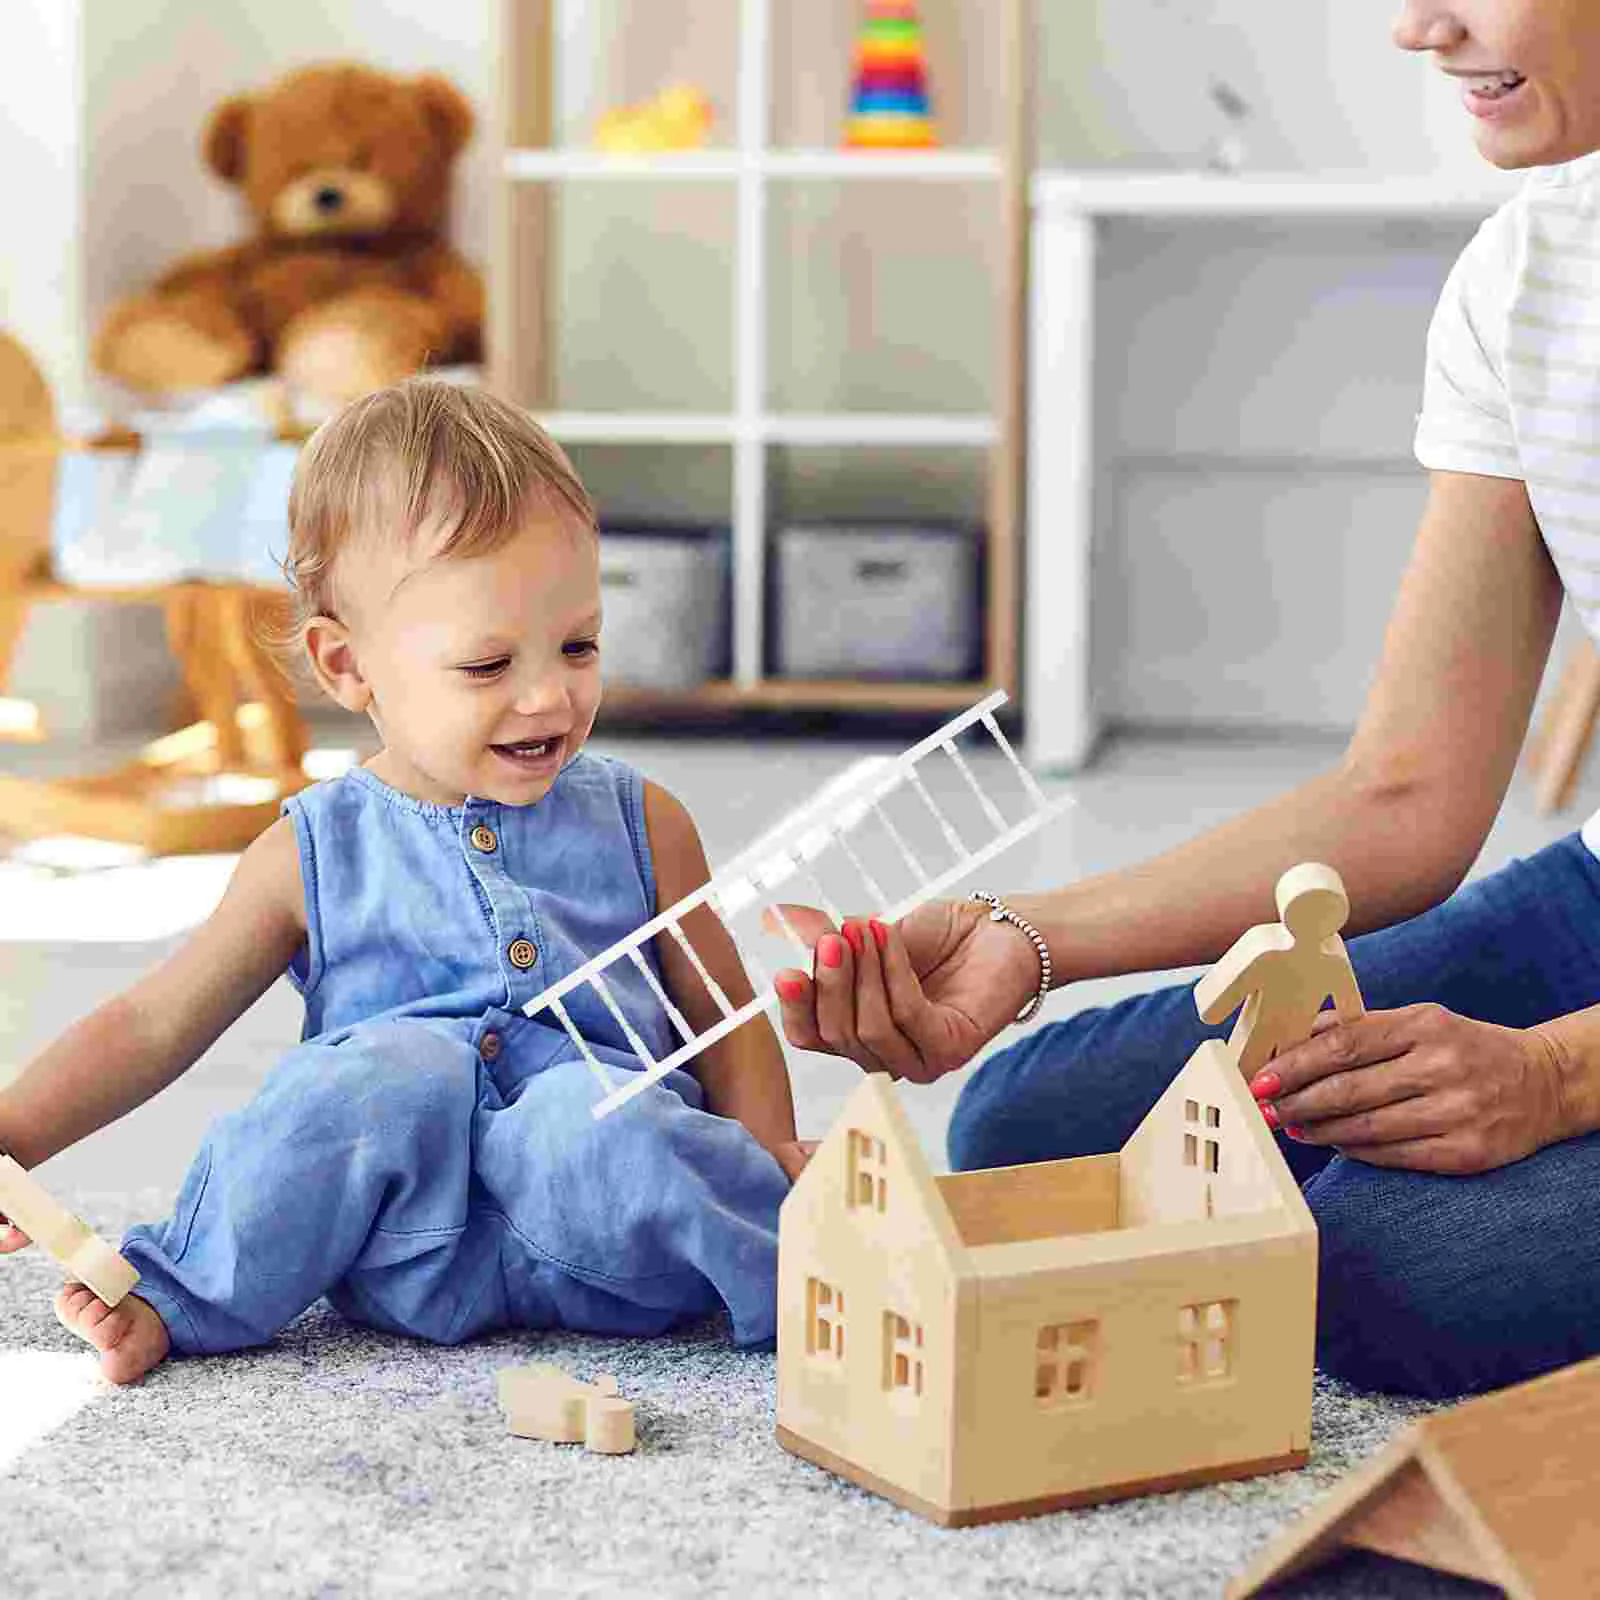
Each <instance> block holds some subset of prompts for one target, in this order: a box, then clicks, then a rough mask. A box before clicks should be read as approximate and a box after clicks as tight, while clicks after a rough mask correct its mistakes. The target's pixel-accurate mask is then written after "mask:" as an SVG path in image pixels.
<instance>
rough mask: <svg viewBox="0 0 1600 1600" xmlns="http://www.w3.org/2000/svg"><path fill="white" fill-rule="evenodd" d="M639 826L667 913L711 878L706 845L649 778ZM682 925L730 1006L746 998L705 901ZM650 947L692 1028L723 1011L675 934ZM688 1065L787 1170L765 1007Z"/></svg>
mask: <svg viewBox="0 0 1600 1600" xmlns="http://www.w3.org/2000/svg"><path fill="white" fill-rule="evenodd" d="M644 816H645V826H646V828H647V830H648V831H649V834H650V854H651V856H652V857H653V858H654V861H655V870H656V909H657V911H665V910H667V909H669V908H670V907H671V906H674V905H676V904H677V902H678V901H680V900H682V899H684V898H685V897H686V896H687V895H691V894H693V893H694V892H695V890H696V889H698V888H700V887H701V886H702V885H703V884H704V883H706V882H707V880H708V879H709V878H710V876H711V869H710V867H709V866H708V865H707V863H706V855H705V849H704V847H703V846H702V845H701V843H700V835H699V833H698V831H697V830H696V828H695V825H694V821H693V819H692V818H691V817H690V815H689V813H688V812H687V811H686V810H685V809H684V807H683V805H682V804H681V803H680V802H679V801H678V800H677V799H675V798H674V797H673V796H672V795H670V794H668V793H667V791H666V790H665V789H662V788H661V787H659V786H658V785H656V784H654V783H646V784H645V788H644ZM681 927H682V929H683V933H684V937H685V938H686V939H687V940H688V941H689V943H690V944H691V945H693V946H694V951H695V954H696V955H698V956H699V957H700V959H701V961H702V962H704V963H705V968H706V971H707V972H709V973H710V974H711V976H712V977H713V978H714V979H715V980H716V981H717V984H718V986H719V987H720V988H721V990H722V992H723V993H724V994H725V995H727V997H728V999H729V1000H730V1001H731V1002H732V1004H733V1005H734V1006H735V1007H738V1006H742V1005H744V1004H745V1002H746V1001H748V1000H749V999H751V998H752V996H753V994H754V990H753V989H752V988H751V986H750V979H749V977H748V976H747V975H746V973H745V970H744V963H743V962H742V961H741V960H740V959H739V952H738V949H737V948H736V947H735V945H734V942H733V940H732V938H731V937H730V935H729V934H728V931H727V929H726V928H724V927H723V925H722V923H721V922H720V921H719V920H718V918H717V916H716V914H715V913H714V912H712V911H711V910H710V908H709V907H706V906H700V907H697V908H696V909H695V910H694V911H692V912H690V913H689V915H688V916H686V917H685V918H684V919H683V921H682V923H681ZM655 947H656V953H657V956H658V957H659V959H660V962H661V970H662V975H663V977H664V978H665V980H666V989H667V993H668V994H670V995H671V996H672V1001H673V1004H674V1005H676V1006H677V1008H678V1009H679V1010H680V1011H681V1012H682V1013H683V1015H684V1019H685V1020H686V1021H687V1022H688V1023H689V1025H690V1027H692V1028H693V1029H694V1030H695V1032H696V1033H702V1032H704V1031H705V1030H706V1029H708V1028H713V1027H715V1026H716V1025H717V1023H719V1022H720V1021H722V1011H721V1009H720V1008H719V1007H718V1005H717V1003H716V1001H715V1000H713V999H712V998H711V996H710V994H708V993H707V992H706V987H705V985H704V984H703V983H702V982H701V981H700V976H699V974H698V973H697V972H696V971H695V970H694V965H693V963H692V962H691V961H690V960H689V958H688V957H687V956H686V955H685V954H684V953H683V951H682V950H681V949H680V948H679V946H678V943H677V941H676V940H675V939H666V938H660V939H657V940H656V941H655ZM689 1070H690V1071H691V1072H692V1073H693V1074H694V1076H695V1077H696V1078H698V1079H699V1081H700V1084H701V1086H702V1087H703V1088H704V1090H705V1094H706V1106H707V1109H708V1110H710V1111H712V1112H714V1113H716V1115H718V1116H721V1117H734V1118H737V1119H738V1121H740V1122H742V1123H743V1124H744V1125H745V1127H747V1128H748V1129H749V1130H750V1132H751V1133H752V1134H754V1135H755V1137H756V1139H757V1140H758V1141H759V1142H760V1143H761V1144H762V1145H764V1146H765V1147H766V1148H767V1149H768V1150H770V1151H772V1152H773V1153H774V1155H776V1154H777V1153H778V1151H779V1150H780V1148H781V1149H783V1150H784V1151H785V1155H784V1157H782V1158H780V1159H782V1161H783V1165H784V1166H785V1168H786V1170H790V1176H791V1177H792V1176H794V1171H793V1170H792V1162H791V1159H790V1157H791V1152H792V1147H793V1146H794V1144H795V1131H794V1097H793V1094H792V1092H791V1090H790V1087H789V1070H788V1065H787V1063H786V1062H785V1061H784V1058H783V1047H782V1045H780V1044H779V1043H778V1036H777V1034H775V1033H774V1032H773V1030H772V1024H771V1022H770V1021H769V1020H768V1019H767V1017H766V1015H765V1013H759V1014H757V1015H756V1016H754V1017H752V1018H751V1019H750V1021H748V1022H747V1023H745V1025H744V1026H743V1027H742V1028H735V1029H734V1031H733V1032H732V1033H730V1034H727V1035H725V1036H724V1037H723V1038H721V1039H719V1040H718V1041H717V1042H716V1043H715V1044H713V1045H711V1046H709V1047H708V1048H707V1049H705V1050H703V1051H701V1053H700V1054H699V1055H698V1056H697V1057H696V1058H695V1060H694V1062H693V1064H692V1065H691V1066H690V1068H689Z"/></svg>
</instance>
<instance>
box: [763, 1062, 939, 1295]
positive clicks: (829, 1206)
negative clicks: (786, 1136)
mask: <svg viewBox="0 0 1600 1600" xmlns="http://www.w3.org/2000/svg"><path fill="white" fill-rule="evenodd" d="M783 1209H784V1215H785V1217H788V1216H789V1215H790V1213H791V1212H793V1213H795V1214H796V1216H797V1217H798V1216H799V1215H803V1216H804V1217H805V1220H806V1225H807V1226H808V1227H809V1228H813V1229H815V1228H822V1229H824V1230H827V1229H833V1230H836V1231H837V1236H838V1237H839V1238H841V1239H843V1238H850V1237H854V1236H855V1234H856V1233H857V1232H858V1231H859V1228H860V1226H861V1224H862V1222H863V1221H864V1220H865V1219H867V1218H880V1219H882V1220H881V1221H880V1222H875V1223H874V1226H875V1227H876V1229H877V1232H876V1233H875V1234H873V1235H870V1236H869V1237H870V1238H872V1239H873V1240H874V1241H878V1240H882V1241H885V1242H887V1241H892V1242H893V1244H894V1245H895V1247H896V1248H897V1249H898V1250H899V1251H902V1252H916V1253H922V1252H926V1253H927V1255H928V1258H929V1259H930V1260H937V1261H942V1262H943V1263H944V1265H945V1270H946V1271H947V1272H948V1273H949V1274H950V1275H951V1276H952V1277H954V1276H955V1275H956V1274H957V1273H958V1272H959V1271H960V1268H961V1261H962V1257H963V1250H962V1242H961V1237H960V1234H959V1233H958V1231H957V1229H956V1226H955V1223H954V1221H953V1220H952V1218H951V1216H950V1210H949V1207H948V1206H947V1205H946V1204H945V1202H944V1199H943V1197H942V1196H941V1195H940V1192H939V1185H938V1182H937V1180H936V1179H935V1178H934V1176H933V1173H932V1172H931V1171H930V1169H929V1167H928V1162H927V1158H926V1156H925V1155H924V1154H923V1151H922V1146H921V1144H920V1143H919V1141H918V1139H917V1136H916V1133H915V1131H914V1130H913V1129H912V1127H911V1124H910V1122H909V1121H908V1120H907V1118H906V1114H905V1110H904V1108H903V1107H902V1106H901V1104H900V1101H899V1099H898V1098H897V1097H896V1095H895V1093H894V1089H893V1087H892V1085H891V1083H890V1080H889V1078H888V1076H887V1074H885V1073H868V1074H866V1075H865V1076H864V1077H863V1078H862V1080H861V1082H860V1083H859V1084H858V1085H857V1086H856V1088H855V1090H854V1091H853V1092H852V1093H851V1095H850V1097H849V1099H848V1100H847V1101H846V1102H845V1105H844V1109H843V1110H842V1111H841V1112H840V1114H839V1116H838V1118H837V1119H836V1120H835V1122H834V1124H833V1126H832V1128H830V1129H829V1131H828V1135H827V1137H826V1138H825V1139H824V1140H823V1141H822V1143H821V1144H820V1145H819V1146H818V1147H817V1150H816V1152H815V1153H814V1154H813V1155H812V1157H811V1160H810V1161H809V1162H807V1164H806V1168H805V1171H804V1172H802V1173H801V1174H800V1177H799V1178H798V1179H797V1180H796V1182H795V1185H794V1188H793V1189H792V1190H791V1191H790V1193H789V1196H788V1199H787V1200H785V1202H784V1207H783Z"/></svg>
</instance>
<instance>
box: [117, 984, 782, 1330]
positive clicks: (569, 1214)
mask: <svg viewBox="0 0 1600 1600" xmlns="http://www.w3.org/2000/svg"><path fill="white" fill-rule="evenodd" d="M491 1030H492V1031H493V1032H494V1033H496V1034H498V1035H499V1038H500V1039H501V1040H503V1041H504V1048H503V1051H502V1053H501V1054H499V1055H498V1056H497V1057H496V1059H495V1061H494V1062H493V1063H492V1064H491V1063H490V1062H486V1061H484V1060H483V1058H482V1053H481V1051H480V1048H479V1046H480V1044H481V1041H482V1038H483V1036H484V1035H485V1033H487V1032H489V1031H491ZM597 1053H598V1052H597ZM630 1059H631V1058H630ZM597 1099H599V1091H598V1088H597V1086H596V1084H595V1081H594V1079H593V1078H592V1077H591V1076H590V1073H589V1070H588V1068H587V1067H586V1066H585V1065H584V1064H583V1062H582V1061H581V1060H580V1059H579V1058H578V1057H577V1053H576V1051H575V1050H574V1049H573V1048H572V1046H571V1045H570V1043H569V1042H568V1041H567V1039H566V1036H565V1035H564V1034H562V1033H561V1032H560V1031H559V1030H556V1029H551V1028H542V1027H538V1026H536V1025H535V1024H533V1023H530V1022H529V1021H528V1020H527V1019H526V1018H524V1017H522V1016H520V1015H517V1014H510V1013H506V1012H500V1011H491V1012H490V1013H488V1014H487V1015H486V1016H485V1017H484V1018H483V1019H481V1020H480V1021H472V1020H461V1021H450V1020H431V1021H430V1020H422V1019H417V1018H407V1019H402V1020H394V1021H388V1022H376V1023H372V1024H368V1025H363V1026H361V1027H358V1028H355V1029H353V1030H352V1031H350V1032H349V1033H348V1034H346V1035H344V1036H342V1037H340V1038H339V1039H338V1042H335V1043H329V1042H312V1043H309V1044H303V1045H301V1046H300V1047H299V1048H297V1049H295V1050H294V1051H292V1052H291V1053H290V1054H289V1055H288V1056H287V1057H286V1058H285V1059H284V1060H283V1061H282V1062H280V1063H279V1064H278V1066H277V1067H276V1068H275V1069H274V1071H273V1073H272V1074H271V1076H270V1077H269V1078H268V1080H267V1082H266V1083H265V1085H264V1086H263V1087H262V1089H261V1092H260V1093H259V1094H258V1095H257V1096H256V1098H255V1099H254V1100H253V1101H251V1102H250V1103H249V1104H248V1105H246V1106H244V1107H243V1108H242V1109H241V1110H239V1111H237V1112H234V1113H232V1114H231V1115H229V1116H226V1117H223V1118H222V1119H220V1120H219V1121H218V1122H217V1123H216V1124H215V1125H214V1126H213V1127H212V1128H211V1129H210V1130H209V1132H208V1134H207V1137H206V1140H205V1143H204V1145H203V1146H202V1148H201V1151H200V1154H199V1156H198V1157H197V1158H196V1160H195V1162H194V1164H193V1166H192V1167H191V1169H190V1171H189V1173H188V1176H187V1177H186V1178H185V1180H184V1183H183V1187H182V1190H181V1192H180V1194H179V1197H178V1205H177V1209H176V1211H175V1213H174V1215H173V1216H172V1217H170V1218H169V1219H167V1220H166V1221H165V1222H163V1223H161V1224H159V1225H157V1226H153V1227H145V1226H140V1227H136V1228H133V1229H131V1230H130V1231H129V1233H128V1235H127V1238H126V1240H125V1241H124V1244H123V1252H124V1254H125V1255H127V1256H128V1258H129V1259H130V1260H131V1261H132V1262H133V1264H134V1265H135V1266H136V1267H137V1268H138V1269H139V1272H140V1274H141V1280H142V1281H141V1282H140V1284H139V1286H138V1289H137V1290H136V1293H137V1294H138V1295H139V1296H140V1297H141V1298H142V1299H145V1300H147V1301H148V1302H149V1303H150V1304H151V1305H153V1306H154V1307H155V1309H156V1311H157V1312H158V1313H160V1315H161V1318H162V1320H163V1321H164V1322H165V1323H166V1325H167V1330H168V1332H169V1334H170V1335H171V1338H172V1343H173V1348H174V1350H176V1351H177V1352H178V1353H180V1354H197V1353H202V1352H218V1351H224V1350H236V1349H240V1348H242V1347H244V1346H247V1345H256V1344H262V1343H264V1342H265V1341H266V1340H268V1339H270V1338H271V1337H272V1336H273V1335H274V1334H275V1333H276V1332H278V1330H279V1329H281V1328H283V1327H284V1326H286V1325H287V1324H288V1323H289V1322H290V1321H292V1320H293V1319H294V1318H295V1317H296V1316H298V1315H299V1314H300V1313H301V1312H302V1311H304V1310H305V1309H306V1308H307V1307H308V1306H310V1305H312V1304H313V1303H314V1302H315V1301H316V1300H317V1299H319V1298H320V1297H322V1296H324V1295H325V1296H326V1297H327V1298H328V1300H329V1301H330V1302H331V1303H332V1304H333V1306H334V1307H335V1309H337V1310H339V1311H340V1312H342V1313H344V1314H345V1315H346V1316H348V1317H350V1318H352V1319H353V1320H355V1321H358V1322H362V1323H365V1324H368V1325H370V1326H373V1327H377V1328H382V1329H385V1330H386V1331H389V1332H393V1333H401V1334H410V1335H414V1336H417V1337H420V1338H424V1339H430V1340H433V1341H435V1342H436V1343H442V1344H455V1343H458V1342H460V1341H461V1340H463V1339H467V1338H470V1337H472V1336H473V1335H475V1334H479V1333H484V1332H488V1331H490V1330H493V1329H497V1328H505V1327H524V1328H547V1327H564V1328H574V1329H580V1330H584V1331H588V1332H593V1333H609V1334H621V1335H644V1334H655V1333H661V1332H663V1331H665V1330H666V1329H667V1328H669V1327H671V1326H672V1325H673V1324H674V1323H677V1322H679V1321H682V1320H684V1319H685V1318H688V1317H694V1316H702V1315H705V1314H706V1313H708V1312H712V1311H715V1310H718V1309H719V1308H721V1307H723V1306H726V1307H727V1309H728V1311H729V1313H730V1315H731V1316H732V1319H733V1333H734V1338H735V1339H736V1341H737V1342H739V1343H740V1344H770V1342H771V1341H772V1339H773V1338H774V1336H775V1332H776V1318H777V1257H778V1208H779V1206H780V1205H781V1204H782V1202H783V1199H784V1197H785V1196H786V1195H787V1193H788V1190H789V1182H788V1179H787V1178H786V1177H785V1175H784V1173H783V1170H782V1168H781V1167H779V1165H778V1163H777V1162H776V1161H775V1160H774V1159H773V1157H772V1156H771V1155H769V1154H768V1153H767V1152H766V1151H765V1150H763V1149H762V1148H761V1146H760V1145H759V1144H758V1143H757V1142H756V1141H755V1139H754V1138H753V1137H752V1136H751V1135H750V1133H749V1132H748V1131H747V1130H746V1129H745V1128H744V1127H743V1126H742V1125H741V1124H740V1123H738V1122H734V1121H731V1120H729V1119H727V1118H724V1117H718V1116H713V1115H711V1114H710V1113H709V1112H706V1111H703V1110H701V1109H699V1106H700V1101H701V1095H700V1087H699V1085H698V1084H697V1083H696V1082H695V1081H694V1080H693V1079H692V1078H689V1077H687V1076H686V1075H684V1074H682V1073H673V1074H670V1075H669V1076H668V1077H667V1078H666V1079H664V1080H663V1081H662V1082H661V1083H658V1084H656V1085H653V1086H652V1087H651V1088H650V1089H648V1090H646V1091H645V1092H644V1093H643V1094H641V1095H638V1096H637V1097H635V1098H634V1099H633V1100H632V1101H630V1102H629V1103H628V1104H626V1105H624V1106H622V1107H621V1108H619V1109H618V1110H617V1111H615V1112H614V1113H612V1114H611V1115H610V1116H608V1117H605V1118H603V1119H602V1120H600V1121H596V1120H595V1119H594V1117H593V1116H592V1114H591V1108H592V1107H593V1105H594V1103H595V1101H596V1100H597Z"/></svg>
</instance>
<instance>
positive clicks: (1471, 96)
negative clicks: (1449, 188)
mask: <svg viewBox="0 0 1600 1600" xmlns="http://www.w3.org/2000/svg"><path fill="white" fill-rule="evenodd" d="M1393 36H1394V42H1395V43H1396V44H1397V45H1398V46H1399V47H1400V48H1401V49H1402V50H1421V51H1429V52H1431V53H1432V55H1433V56H1434V59H1435V61H1436V62H1437V64H1438V65H1439V67H1440V68H1441V69H1442V70H1443V71H1445V72H1447V73H1449V74H1450V75H1451V76H1452V77H1453V78H1455V79H1456V80H1457V81H1458V82H1459V83H1460V84H1461V92H1462V102H1463V104H1464V105H1465V107H1466V109H1467V111H1468V112H1469V113H1470V114H1471V116H1472V126H1473V137H1474V139H1475V140H1476V142H1477V146H1478V150H1479V153H1480V154H1481V155H1482V156H1483V157H1484V159H1485V160H1487V161H1489V162H1490V163H1491V164H1493V165H1494V166H1497V167H1505V168H1515V167H1537V166H1550V165H1552V164H1554V163H1556V162H1561V161H1573V160H1576V159H1577V158H1578V157H1579V156H1582V155H1587V154H1588V153H1589V152H1590V151H1591V150H1596V149H1600V4H1596V3H1595V0H1404V3H1403V4H1402V6H1401V10H1400V15H1399V16H1398V17H1397V18H1396V19H1395V24H1394V30H1393Z"/></svg>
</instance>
